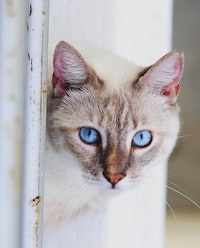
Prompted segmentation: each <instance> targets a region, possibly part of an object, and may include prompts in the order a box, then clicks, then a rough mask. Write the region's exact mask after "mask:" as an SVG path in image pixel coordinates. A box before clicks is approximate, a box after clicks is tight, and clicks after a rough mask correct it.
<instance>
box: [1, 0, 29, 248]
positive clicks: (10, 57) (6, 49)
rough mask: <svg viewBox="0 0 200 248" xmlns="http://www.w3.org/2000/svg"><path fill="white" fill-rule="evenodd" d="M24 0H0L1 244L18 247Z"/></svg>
mask: <svg viewBox="0 0 200 248" xmlns="http://www.w3.org/2000/svg"><path fill="white" fill-rule="evenodd" d="M24 12H25V0H18V1H15V0H9V1H6V0H2V1H0V247H1V248H13V247H16V248H20V229H21V228H20V216H21V192H22V184H21V176H22V164H23V156H22V152H23V114H24V106H23V104H24V82H25V80H24V74H25V71H24V47H25V25H24V24H25V23H24Z"/></svg>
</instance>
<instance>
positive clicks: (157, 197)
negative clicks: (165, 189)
mask: <svg viewBox="0 0 200 248" xmlns="http://www.w3.org/2000/svg"><path fill="white" fill-rule="evenodd" d="M145 190H147V191H149V192H150V193H151V194H152V196H154V197H155V198H156V199H157V200H158V201H160V200H161V199H160V197H159V196H158V193H156V192H155V191H154V192H152V190H150V188H149V187H145ZM162 200H163V198H162ZM164 202H165V204H166V206H167V207H168V209H169V211H170V212H171V214H172V216H173V217H174V219H175V220H176V221H177V217H176V214H175V212H174V210H173V208H172V206H171V205H170V203H169V202H168V201H167V199H166V200H164Z"/></svg>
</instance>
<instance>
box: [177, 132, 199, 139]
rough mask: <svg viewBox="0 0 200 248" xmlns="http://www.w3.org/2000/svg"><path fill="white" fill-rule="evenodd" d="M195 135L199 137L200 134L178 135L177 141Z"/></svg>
mask: <svg viewBox="0 0 200 248" xmlns="http://www.w3.org/2000/svg"><path fill="white" fill-rule="evenodd" d="M196 135H200V132H195V133H189V134H183V135H179V136H178V139H182V138H188V137H192V136H196Z"/></svg>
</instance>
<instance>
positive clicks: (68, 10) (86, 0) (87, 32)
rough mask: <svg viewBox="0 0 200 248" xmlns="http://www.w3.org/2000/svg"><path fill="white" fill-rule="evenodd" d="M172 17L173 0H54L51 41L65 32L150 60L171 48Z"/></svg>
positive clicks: (69, 37) (71, 38)
mask: <svg viewBox="0 0 200 248" xmlns="http://www.w3.org/2000/svg"><path fill="white" fill-rule="evenodd" d="M171 21H172V0H151V1H149V0H123V1H122V0H100V1H97V0H93V1H91V0H73V1H70V0H51V1H50V42H52V40H53V41H59V40H61V39H63V35H65V36H66V37H67V38H66V39H67V41H68V42H72V43H73V42H85V43H87V44H91V45H95V46H97V47H103V48H105V49H108V50H111V51H113V52H115V53H117V54H120V55H122V56H124V57H126V58H128V59H131V60H135V61H137V62H138V63H139V64H149V63H151V62H152V61H154V60H155V59H157V58H158V57H160V56H161V55H162V54H163V53H166V51H168V50H169V49H170V46H171ZM55 30H56V34H57V35H56V37H55Z"/></svg>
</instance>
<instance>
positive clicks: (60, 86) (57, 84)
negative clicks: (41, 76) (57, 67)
mask: <svg viewBox="0 0 200 248" xmlns="http://www.w3.org/2000/svg"><path fill="white" fill-rule="evenodd" d="M52 84H53V88H54V94H55V95H56V96H60V97H61V96H64V95H65V94H66V89H65V88H66V83H65V82H64V81H63V80H62V78H59V77H57V76H56V75H55V73H53V76H52Z"/></svg>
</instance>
